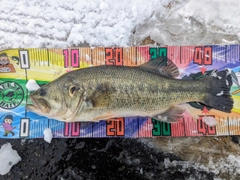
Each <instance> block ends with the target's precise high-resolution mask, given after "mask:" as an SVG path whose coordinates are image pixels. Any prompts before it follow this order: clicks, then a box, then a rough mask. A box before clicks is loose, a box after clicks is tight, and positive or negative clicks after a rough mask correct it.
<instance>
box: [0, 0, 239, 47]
mask: <svg viewBox="0 0 240 180" xmlns="http://www.w3.org/2000/svg"><path fill="white" fill-rule="evenodd" d="M0 2H1V10H0V24H1V26H0V48H1V49H3V48H18V47H59V48H63V47H71V46H81V45H86V44H88V45H90V46H131V45H139V44H140V42H141V41H142V40H143V39H145V38H146V37H147V36H150V37H151V38H152V39H153V40H154V41H156V42H158V43H159V44H160V45H183V44H184V45H196V44H213V43H222V42H224V43H225V42H226V40H227V41H233V42H239V38H240V33H239V32H240V26H239V24H240V18H239V17H240V11H239V8H240V3H239V2H238V1H236V0H227V1H226V0H211V1H210V0H201V1H199V0H190V1H186V0H148V1H145V0H138V1H129V0H121V1H118V0H98V1H97V0H87V1H86V0H81V1H79V0H58V1H57V2H56V1H48V0H31V1H28V0H21V1H19V0H9V1H4V0H1V1H0Z"/></svg>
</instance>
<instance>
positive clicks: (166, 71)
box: [138, 56, 179, 78]
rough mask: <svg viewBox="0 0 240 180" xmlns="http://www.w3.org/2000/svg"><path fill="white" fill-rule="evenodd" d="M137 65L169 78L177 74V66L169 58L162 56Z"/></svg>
mask: <svg viewBox="0 0 240 180" xmlns="http://www.w3.org/2000/svg"><path fill="white" fill-rule="evenodd" d="M138 67H139V68H141V69H144V70H147V71H150V72H155V73H158V74H161V75H163V76H166V77H171V78H175V77H177V76H178V75H179V70H178V67H177V66H176V65H175V64H174V63H173V62H172V61H171V60H170V59H168V58H167V57H164V56H161V57H158V58H156V59H151V60H150V61H148V62H146V63H144V64H142V65H140V66H138Z"/></svg>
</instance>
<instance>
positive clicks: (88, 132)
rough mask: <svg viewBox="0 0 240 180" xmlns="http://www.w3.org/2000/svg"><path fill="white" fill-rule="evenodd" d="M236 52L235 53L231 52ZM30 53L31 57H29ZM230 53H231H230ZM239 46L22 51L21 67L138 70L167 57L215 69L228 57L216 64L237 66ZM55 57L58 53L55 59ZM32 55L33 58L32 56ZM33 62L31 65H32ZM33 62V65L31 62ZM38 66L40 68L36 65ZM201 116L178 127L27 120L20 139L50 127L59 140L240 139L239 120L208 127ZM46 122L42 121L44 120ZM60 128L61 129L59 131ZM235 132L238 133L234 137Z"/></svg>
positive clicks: (149, 122) (128, 121)
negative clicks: (106, 67)
mask: <svg viewBox="0 0 240 180" xmlns="http://www.w3.org/2000/svg"><path fill="white" fill-rule="evenodd" d="M231 48H235V49H236V50H235V51H229V49H231ZM219 49H220V50H222V54H216V53H215V54H214V53H213V51H214V50H218V51H219ZM29 52H30V53H29ZM228 52H230V53H228ZM239 52H240V46H239V45H231V46H170V47H147V46H143V47H127V48H119V47H116V48H94V49H92V48H74V49H55V50H54V49H28V50H20V51H19V56H20V67H21V68H22V69H25V70H26V77H27V69H30V65H34V66H45V64H44V59H46V57H47V62H48V63H47V65H48V66H49V65H50V64H54V62H55V63H56V61H57V65H58V66H59V65H63V67H65V68H69V67H73V68H80V67H81V63H85V64H92V65H103V64H105V65H116V66H123V65H128V66H136V65H140V64H142V63H145V62H146V61H148V60H149V59H154V58H157V57H159V56H166V57H169V58H170V59H172V60H173V62H174V63H176V64H180V65H184V64H189V63H190V62H192V63H194V64H197V65H205V66H208V65H212V64H213V62H214V59H219V58H217V57H219V56H222V55H225V56H224V59H223V60H222V61H215V62H214V63H228V62H233V59H235V60H236V61H237V62H238V61H239V60H240V53H239ZM53 53H58V54H59V55H58V56H54V55H53ZM29 54H30V55H29ZM30 60H31V63H30ZM32 61H33V62H32ZM37 61H38V62H39V63H38V64H37V63H36V62H37ZM202 117H203V116H199V118H198V119H197V121H195V120H193V119H192V118H183V119H181V120H180V121H179V122H178V123H174V124H169V123H165V122H159V121H156V120H154V119H151V118H117V119H116V121H114V120H111V121H101V122H99V123H94V124H93V123H80V122H75V123H63V122H59V121H52V120H50V121H49V119H45V120H44V121H47V123H40V124H39V123H37V121H36V123H33V122H31V120H30V119H29V118H27V117H25V118H23V119H21V125H20V137H32V138H36V137H39V134H41V133H39V134H36V135H34V134H31V130H32V129H38V131H39V132H43V130H44V129H45V128H46V127H50V128H51V129H52V130H53V132H54V133H55V136H56V137H158V136H173V137H185V136H209V135H213V136H214V135H228V134H231V135H239V133H240V122H239V119H238V118H237V117H236V119H229V118H228V121H226V120H223V121H221V119H219V121H220V123H219V124H218V125H217V126H214V127H209V126H207V125H206V124H205V123H204V122H203V120H202ZM41 121H43V120H41ZM59 127H62V129H61V128H59ZM234 132H235V133H234Z"/></svg>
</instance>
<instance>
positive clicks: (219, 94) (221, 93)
mask: <svg viewBox="0 0 240 180" xmlns="http://www.w3.org/2000/svg"><path fill="white" fill-rule="evenodd" d="M223 94H224V92H223V91H221V92H220V93H217V94H216V95H217V96H222V95H223Z"/></svg>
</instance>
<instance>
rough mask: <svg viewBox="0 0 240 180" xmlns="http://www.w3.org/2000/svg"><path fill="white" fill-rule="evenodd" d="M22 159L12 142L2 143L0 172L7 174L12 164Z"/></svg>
mask: <svg viewBox="0 0 240 180" xmlns="http://www.w3.org/2000/svg"><path fill="white" fill-rule="evenodd" d="M21 159H22V158H21V157H20V156H19V155H18V153H17V151H16V150H13V149H12V145H11V144H10V143H7V144H4V145H2V147H1V149H0V162H1V163H0V174H1V175H4V174H7V173H8V172H9V171H10V169H11V168H12V166H13V165H15V164H17V163H18V162H19V161H21Z"/></svg>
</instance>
